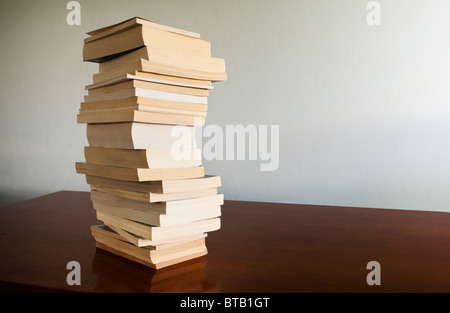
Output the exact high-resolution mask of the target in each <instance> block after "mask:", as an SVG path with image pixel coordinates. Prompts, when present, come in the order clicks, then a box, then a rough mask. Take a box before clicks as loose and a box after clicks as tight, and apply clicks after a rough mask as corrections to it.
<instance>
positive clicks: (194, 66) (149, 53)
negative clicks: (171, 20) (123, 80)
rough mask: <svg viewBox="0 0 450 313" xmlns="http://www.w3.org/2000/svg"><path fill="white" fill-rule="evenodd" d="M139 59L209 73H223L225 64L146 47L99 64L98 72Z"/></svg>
mask: <svg viewBox="0 0 450 313" xmlns="http://www.w3.org/2000/svg"><path fill="white" fill-rule="evenodd" d="M141 59H142V60H145V61H148V62H150V63H157V64H163V65H167V66H175V67H178V68H183V69H185V70H188V71H189V70H194V71H200V72H210V73H225V62H224V60H223V59H220V58H212V57H210V56H204V55H194V54H186V53H184V52H183V51H181V50H170V49H163V48H154V47H148V46H146V47H142V48H140V49H137V50H135V51H132V52H130V53H127V54H124V55H121V56H119V57H117V58H114V59H112V60H110V61H107V62H103V63H100V64H99V72H100V73H103V72H110V71H113V70H115V69H116V68H119V67H122V66H124V65H126V64H130V63H134V62H137V61H139V60H141ZM161 74H164V73H161Z"/></svg>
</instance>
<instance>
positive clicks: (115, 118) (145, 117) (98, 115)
mask: <svg viewBox="0 0 450 313" xmlns="http://www.w3.org/2000/svg"><path fill="white" fill-rule="evenodd" d="M77 122H78V123H79V124H98V123H100V124H105V123H122V122H139V123H154V124H164V125H186V126H203V125H204V124H205V118H204V117H200V116H193V115H180V114H165V113H155V112H146V111H136V110H120V111H103V112H95V113H80V114H78V116H77Z"/></svg>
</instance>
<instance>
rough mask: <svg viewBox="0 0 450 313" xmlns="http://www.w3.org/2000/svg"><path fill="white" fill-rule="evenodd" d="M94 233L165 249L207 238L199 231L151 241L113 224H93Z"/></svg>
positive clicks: (141, 245)
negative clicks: (178, 236)
mask: <svg viewBox="0 0 450 313" xmlns="http://www.w3.org/2000/svg"><path fill="white" fill-rule="evenodd" d="M91 232H92V234H100V235H103V236H108V237H111V238H115V239H119V240H122V241H126V242H129V243H132V244H133V245H135V246H136V247H147V248H148V249H150V250H165V249H167V248H172V247H175V246H178V245H180V244H184V243H187V242H192V241H195V240H199V239H202V238H206V236H207V234H203V233H198V234H194V235H189V236H183V237H180V238H175V239H171V240H168V241H167V240H166V241H160V242H156V241H151V240H148V239H145V238H142V237H139V236H136V235H134V234H132V233H129V232H127V231H125V230H123V229H120V228H117V227H115V226H111V225H95V226H91Z"/></svg>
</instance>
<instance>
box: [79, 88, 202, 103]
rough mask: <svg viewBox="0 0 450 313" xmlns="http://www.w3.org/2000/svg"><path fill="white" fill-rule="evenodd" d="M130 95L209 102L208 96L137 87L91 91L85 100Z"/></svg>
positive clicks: (118, 97) (190, 101)
mask: <svg viewBox="0 0 450 313" xmlns="http://www.w3.org/2000/svg"><path fill="white" fill-rule="evenodd" d="M167 86H168V85H167ZM108 87H112V86H108ZM108 87H103V88H108ZM175 87H176V86H175ZM179 88H187V87H179ZM93 90H95V89H93ZM199 90H201V89H199ZM129 97H145V98H154V99H159V100H168V101H176V102H187V103H199V104H208V98H207V97H206V96H196V95H186V94H180V93H174V92H169V91H161V90H154V89H147V88H137V87H131V88H127V89H120V90H116V91H112V92H107V93H99V94H93V91H90V94H89V95H87V96H84V101H85V102H90V101H105V100H113V99H121V98H129Z"/></svg>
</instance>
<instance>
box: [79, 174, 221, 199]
mask: <svg viewBox="0 0 450 313" xmlns="http://www.w3.org/2000/svg"><path fill="white" fill-rule="evenodd" d="M86 182H87V183H88V184H89V185H91V186H93V185H94V186H96V187H106V188H109V189H115V190H121V191H123V192H126V191H130V192H142V193H149V194H150V195H149V196H150V197H152V196H155V197H162V196H164V195H168V196H171V195H173V196H176V195H178V194H183V193H187V192H197V191H201V190H208V189H211V188H213V189H216V188H218V187H220V186H221V179H220V176H210V175H208V176H203V177H199V178H192V179H173V180H159V181H148V182H130V181H122V180H116V179H110V178H105V177H99V176H92V175H86ZM155 202H157V201H155Z"/></svg>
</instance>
